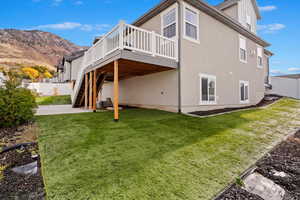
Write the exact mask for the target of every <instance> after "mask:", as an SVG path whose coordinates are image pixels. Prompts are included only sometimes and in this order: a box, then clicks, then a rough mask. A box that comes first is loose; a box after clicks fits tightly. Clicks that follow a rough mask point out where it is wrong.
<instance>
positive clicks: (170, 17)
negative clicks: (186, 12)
mask: <svg viewBox="0 0 300 200" xmlns="http://www.w3.org/2000/svg"><path fill="white" fill-rule="evenodd" d="M176 10H177V8H172V9H171V10H167V11H166V13H165V14H163V15H162V33H163V35H164V36H165V37H168V38H173V37H175V36H176V32H177V31H176V30H177V27H176V26H177V25H176V24H177V23H176V21H177V20H176V18H177V16H176Z"/></svg>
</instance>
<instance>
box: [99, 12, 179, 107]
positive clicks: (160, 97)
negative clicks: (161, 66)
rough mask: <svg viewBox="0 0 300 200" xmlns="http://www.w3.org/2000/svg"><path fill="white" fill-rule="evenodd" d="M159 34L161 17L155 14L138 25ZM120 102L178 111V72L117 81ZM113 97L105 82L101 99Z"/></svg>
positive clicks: (109, 84) (166, 72) (108, 85)
mask: <svg viewBox="0 0 300 200" xmlns="http://www.w3.org/2000/svg"><path fill="white" fill-rule="evenodd" d="M140 27H141V28H143V29H146V30H149V31H155V32H156V33H158V34H161V17H160V15H157V16H155V17H153V18H152V19H151V20H149V21H147V22H146V23H145V24H143V25H141V26H140ZM119 87H120V90H119V92H120V95H119V101H120V104H126V105H131V106H137V107H144V108H155V109H162V110H167V111H172V112H177V111H178V72H177V70H170V71H165V72H159V73H154V74H150V75H146V76H137V77H133V78H130V79H126V80H121V81H120V83H119ZM108 97H110V98H113V84H112V83H106V84H105V85H104V87H103V91H102V97H101V99H102V100H105V99H106V98H108Z"/></svg>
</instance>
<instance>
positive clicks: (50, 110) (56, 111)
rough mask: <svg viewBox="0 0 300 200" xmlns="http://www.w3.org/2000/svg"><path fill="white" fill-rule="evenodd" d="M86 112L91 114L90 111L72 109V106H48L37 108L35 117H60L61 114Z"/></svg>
mask: <svg viewBox="0 0 300 200" xmlns="http://www.w3.org/2000/svg"><path fill="white" fill-rule="evenodd" d="M86 112H92V110H85V109H81V108H72V105H50V106H39V107H38V109H37V112H36V115H37V116H41V115H61V114H75V113H86Z"/></svg>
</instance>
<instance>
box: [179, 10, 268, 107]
mask: <svg viewBox="0 0 300 200" xmlns="http://www.w3.org/2000/svg"><path fill="white" fill-rule="evenodd" d="M199 23H200V24H199V26H200V31H199V37H200V43H195V42H192V41H189V40H186V39H182V52H181V53H182V58H181V62H182V63H181V77H182V82H181V85H182V110H183V112H191V111H196V110H207V109H216V108H221V107H236V106H245V105H249V104H256V103H258V102H259V101H260V100H261V99H262V98H263V96H264V92H265V89H264V74H265V73H264V70H263V69H259V68H258V67H257V55H256V53H255V52H256V50H257V45H256V44H255V43H254V42H252V41H251V40H249V39H246V46H247V57H248V62H247V63H241V62H240V60H239V34H238V33H237V32H236V31H234V30H233V29H231V28H229V27H228V26H226V25H224V24H222V23H221V22H219V21H217V20H215V19H213V18H212V17H210V16H209V15H207V14H205V13H203V12H200V14H199ZM250 50H251V52H252V53H250ZM199 74H208V75H214V76H216V90H217V92H216V99H217V104H216V105H200V78H199ZM239 81H249V95H250V103H249V104H241V103H240V88H239Z"/></svg>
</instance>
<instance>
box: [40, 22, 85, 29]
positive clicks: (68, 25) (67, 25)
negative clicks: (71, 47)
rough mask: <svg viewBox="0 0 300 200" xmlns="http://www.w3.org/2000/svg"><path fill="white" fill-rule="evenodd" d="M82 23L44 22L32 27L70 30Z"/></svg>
mask: <svg viewBox="0 0 300 200" xmlns="http://www.w3.org/2000/svg"><path fill="white" fill-rule="evenodd" d="M81 26H82V24H80V23H75V22H64V23H61V24H46V25H39V26H36V27H34V29H56V30H71V29H75V28H78V27H81Z"/></svg>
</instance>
